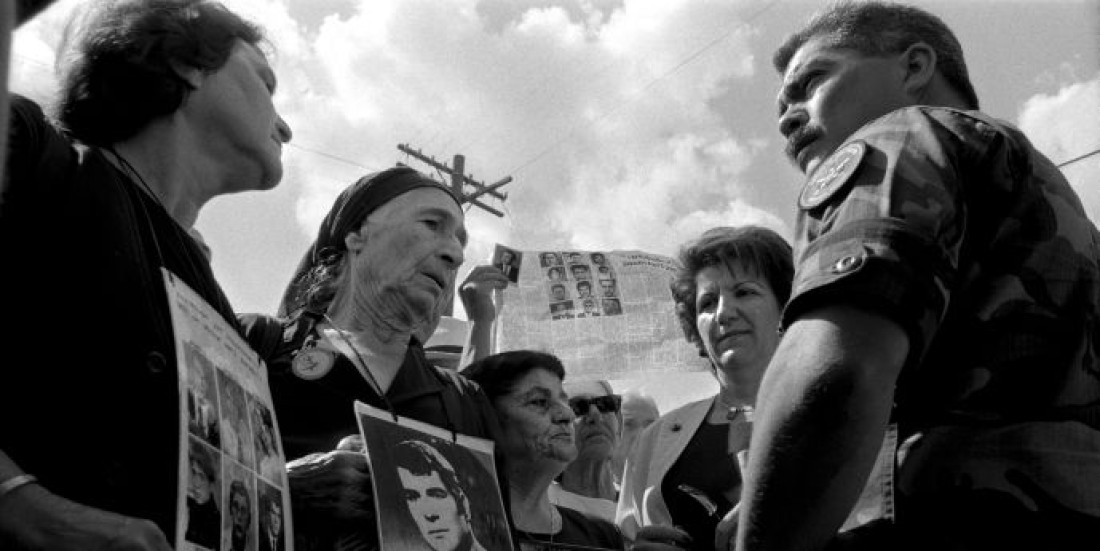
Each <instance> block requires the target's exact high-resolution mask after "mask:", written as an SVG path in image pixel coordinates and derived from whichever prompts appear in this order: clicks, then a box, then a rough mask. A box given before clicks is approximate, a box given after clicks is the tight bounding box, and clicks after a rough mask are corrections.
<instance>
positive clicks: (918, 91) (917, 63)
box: [900, 42, 939, 98]
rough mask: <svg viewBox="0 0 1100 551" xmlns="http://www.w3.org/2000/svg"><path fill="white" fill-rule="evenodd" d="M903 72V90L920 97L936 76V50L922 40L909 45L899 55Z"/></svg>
mask: <svg viewBox="0 0 1100 551" xmlns="http://www.w3.org/2000/svg"><path fill="white" fill-rule="evenodd" d="M900 61H901V63H902V69H903V71H904V74H905V82H904V84H903V86H904V88H905V92H906V93H907V94H909V95H910V96H912V97H914V98H919V97H922V96H923V95H924V93H925V90H927V88H928V86H929V84H931V82H932V79H933V78H934V77H935V76H936V66H937V63H938V61H939V59H938V58H937V57H936V50H934V49H933V48H932V47H931V46H929V45H928V44H926V43H924V42H917V43H915V44H912V45H910V46H909V47H908V48H906V49H905V51H904V52H902V54H901V56H900Z"/></svg>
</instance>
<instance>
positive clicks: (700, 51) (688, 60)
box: [509, 0, 781, 174]
mask: <svg viewBox="0 0 1100 551" xmlns="http://www.w3.org/2000/svg"><path fill="white" fill-rule="evenodd" d="M780 1H781V0H772V1H771V2H768V4H767V5H766V6H764V7H763V8H761V9H760V10H758V11H757V12H756V13H754V14H752V15H750V16H749V17H748V18H747V19H745V20H744V21H741V22H740V23H738V24H737V25H734V26H733V28H731V29H730V30H729V31H727V32H725V33H724V34H722V35H721V36H719V37H717V38H715V39H713V40H711V41H710V42H707V43H706V44H704V45H703V46H702V47H701V48H699V49H697V50H695V51H694V52H692V53H690V54H688V55H687V57H685V58H683V59H682V60H681V61H680V62H678V63H676V64H675V65H673V66H672V68H670V69H668V70H666V71H665V72H664V73H662V74H661V75H659V76H657V77H656V78H654V79H652V80H650V81H649V82H648V83H646V84H645V86H643V87H642V88H641V89H640V90H639V91H638V93H637V94H635V96H634V98H633V99H631V100H628V101H624V102H622V103H620V104H618V105H617V106H616V107H615V108H614V109H612V110H610V111H608V112H606V113H604V114H603V115H600V116H599V117H596V118H595V119H592V120H591V121H589V122H588V123H586V124H583V125H577V126H574V127H573V129H572V130H570V131H569V132H568V133H567V134H565V135H564V136H562V137H561V138H560V139H558V140H557V141H555V142H554V143H552V144H550V145H549V146H547V147H546V148H545V149H543V150H542V151H540V152H539V153H538V154H536V155H535V156H533V157H531V158H530V159H528V160H527V161H525V162H523V163H522V164H520V165H519V166H518V167H516V168H514V169H512V170H510V171H509V173H512V174H514V173H516V172H519V171H520V170H523V169H524V168H527V167H528V166H530V165H532V164H534V163H535V162H536V161H538V160H539V159H541V158H543V157H544V156H546V154H547V153H550V152H551V151H553V150H554V149H556V148H557V147H558V146H559V145H561V144H563V143H565V141H566V140H568V139H569V138H571V137H573V135H574V134H576V133H577V132H578V131H580V130H582V129H584V128H588V127H591V126H592V125H594V124H596V123H598V122H600V121H602V120H604V119H606V118H608V117H610V116H611V115H613V114H615V113H617V112H619V111H621V110H622V109H623V107H626V106H627V105H630V104H632V103H634V101H636V100H637V99H638V98H640V97H641V96H642V92H645V91H646V90H649V89H650V88H652V87H653V86H654V85H656V84H657V83H658V82H660V81H662V80H664V79H666V78H668V77H670V76H672V74H673V73H675V72H677V71H679V70H680V69H682V68H683V67H684V66H686V65H687V64H689V63H691V62H692V61H694V60H695V59H697V58H698V57H699V56H701V55H703V53H704V52H706V51H707V50H709V49H711V48H713V47H714V46H716V45H718V44H719V43H721V42H722V41H724V40H725V39H727V38H729V37H730V36H731V35H733V33H735V32H737V31H739V30H741V28H742V27H744V26H746V25H748V24H750V23H752V22H753V21H755V20H756V19H757V18H758V17H760V16H761V15H764V13H765V12H767V11H768V10H770V9H771V8H773V7H774V6H775V5H776V4H778V3H779V2H780Z"/></svg>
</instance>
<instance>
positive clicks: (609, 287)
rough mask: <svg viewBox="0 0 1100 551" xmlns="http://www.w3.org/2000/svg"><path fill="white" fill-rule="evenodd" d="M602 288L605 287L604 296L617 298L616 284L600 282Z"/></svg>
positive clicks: (607, 281)
mask: <svg viewBox="0 0 1100 551" xmlns="http://www.w3.org/2000/svg"><path fill="white" fill-rule="evenodd" d="M600 287H603V296H605V297H614V296H615V282H614V281H610V280H605V281H601V282H600Z"/></svg>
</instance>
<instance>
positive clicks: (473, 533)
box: [356, 403, 512, 551]
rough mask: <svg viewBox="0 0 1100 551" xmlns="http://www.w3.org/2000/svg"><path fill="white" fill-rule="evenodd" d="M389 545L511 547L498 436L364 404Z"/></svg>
mask: <svg viewBox="0 0 1100 551" xmlns="http://www.w3.org/2000/svg"><path fill="white" fill-rule="evenodd" d="M356 412H357V415H358V418H359V425H360V432H361V434H362V437H363V441H364V442H365V444H366V452H367V455H368V457H369V458H370V464H371V468H372V477H371V482H372V483H373V485H374V498H375V503H376V504H377V509H376V510H377V511H378V525H379V533H380V534H381V538H382V541H381V551H398V550H400V551H510V550H511V549H512V542H511V537H510V535H509V530H508V528H507V516H506V515H505V511H504V502H503V500H502V499H501V493H500V487H499V484H498V482H497V480H498V478H497V475H496V469H495V466H494V464H493V444H492V442H490V441H488V440H484V439H480V438H472V437H468V436H465V435H456V434H453V433H451V432H448V431H446V430H443V429H440V428H438V427H435V426H432V425H428V424H425V423H421V422H419V421H414V420H410V419H404V418H401V419H400V420H399V422H397V423H395V422H394V418H393V415H392V414H390V413H389V412H386V411H383V410H379V409H376V408H372V407H370V406H367V405H365V404H362V403H356Z"/></svg>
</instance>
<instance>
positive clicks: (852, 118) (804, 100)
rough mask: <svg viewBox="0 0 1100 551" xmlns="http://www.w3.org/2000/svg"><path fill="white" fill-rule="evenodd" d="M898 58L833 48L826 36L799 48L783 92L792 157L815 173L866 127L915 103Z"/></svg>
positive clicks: (783, 121) (782, 119)
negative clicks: (858, 131) (827, 44)
mask: <svg viewBox="0 0 1100 551" xmlns="http://www.w3.org/2000/svg"><path fill="white" fill-rule="evenodd" d="M903 83H904V70H903V69H902V65H901V64H899V63H898V61H897V57H896V56H886V57H868V56H864V55H862V54H859V53H857V52H855V51H854V50H849V49H836V48H829V47H827V46H826V45H825V44H824V41H823V39H822V38H820V37H818V38H814V39H811V40H809V41H808V42H806V43H805V44H804V45H803V46H802V47H801V48H799V49H798V51H797V52H795V54H794V56H793V57H792V58H791V60H790V63H788V64H787V71H786V73H784V75H783V86H782V88H781V89H780V91H779V97H778V104H779V131H780V133H782V134H783V136H784V137H785V138H786V139H787V148H786V152H787V156H788V157H790V158H791V160H792V161H793V162H794V163H795V164H796V165H798V167H799V168H800V169H801V170H802V172H803V173H805V174H807V175H808V174H810V173H812V172H813V171H814V169H815V168H817V167H818V165H820V164H821V162H822V161H824V160H825V159H826V158H827V157H828V156H829V154H830V153H832V152H833V150H835V149H836V148H837V147H839V146H840V145H841V144H843V143H844V142H845V140H847V138H848V136H850V135H851V134H852V133H853V132H855V131H856V130H858V129H859V128H860V127H861V126H863V125H865V124H867V123H869V122H871V121H873V120H875V119H877V118H878V117H881V116H882V115H885V114H887V113H889V112H891V111H893V110H895V109H899V108H901V107H904V106H906V105H909V104H911V103H912V100H910V99H909V98H908V97H907V95H906V91H905V89H904V88H903Z"/></svg>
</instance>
